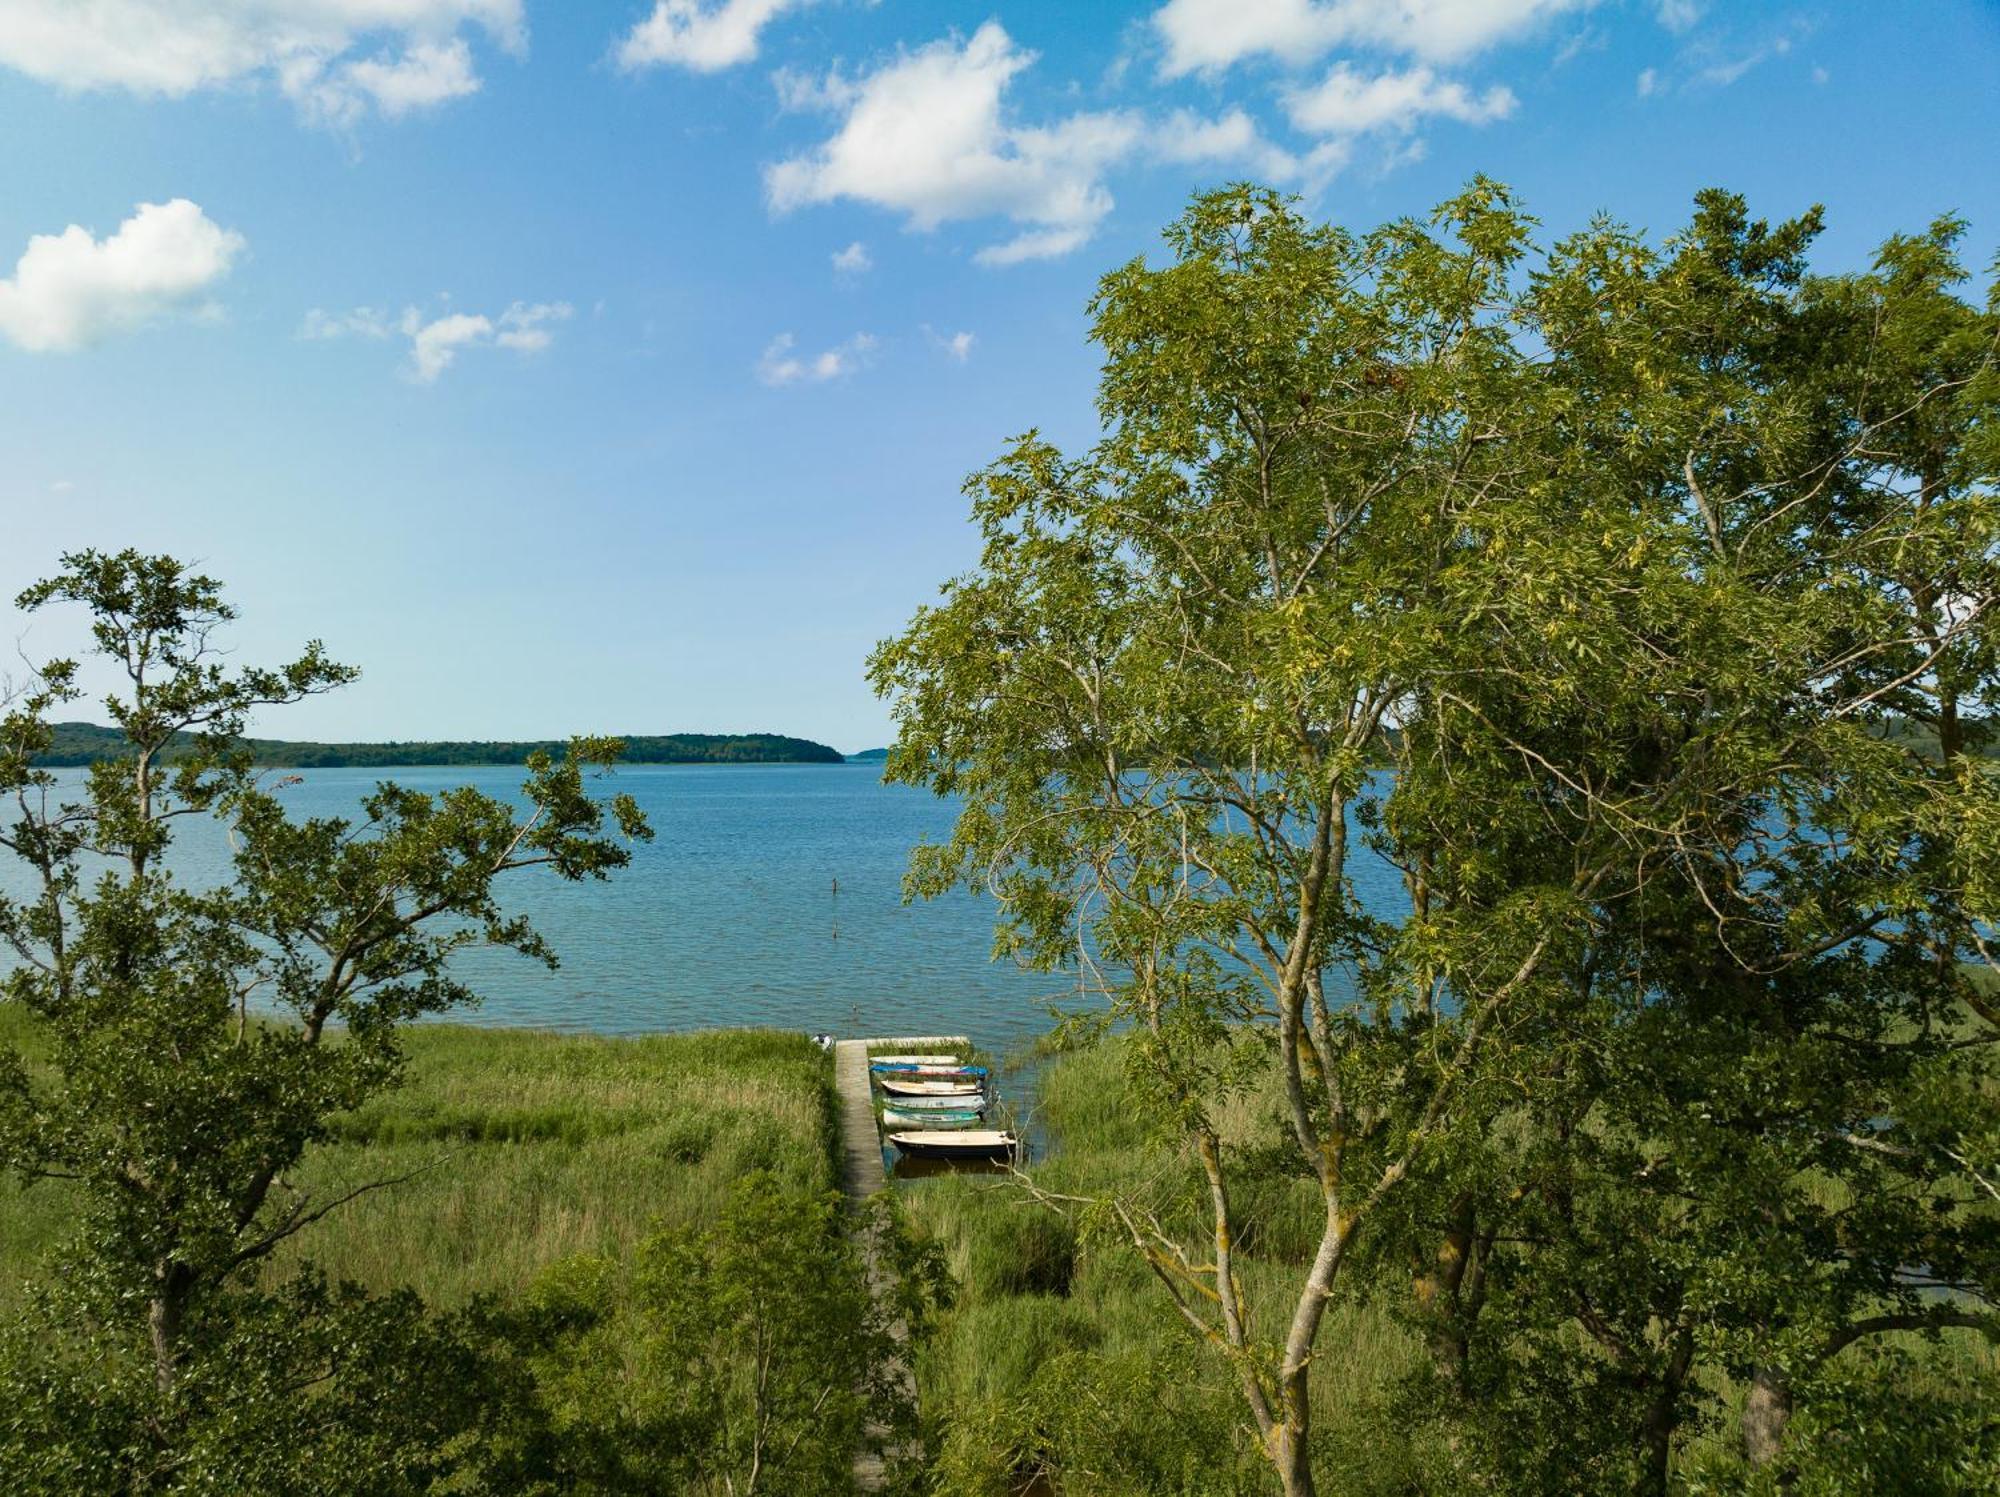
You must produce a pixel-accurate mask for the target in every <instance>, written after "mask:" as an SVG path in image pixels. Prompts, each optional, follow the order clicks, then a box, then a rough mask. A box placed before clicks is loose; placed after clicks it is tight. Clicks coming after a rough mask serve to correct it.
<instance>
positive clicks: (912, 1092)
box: [879, 1076, 986, 1097]
mask: <svg viewBox="0 0 2000 1497" xmlns="http://www.w3.org/2000/svg"><path fill="white" fill-rule="evenodd" d="M879 1079H880V1081H881V1083H882V1090H883V1091H885V1092H887V1093H888V1094H889V1095H890V1096H892V1097H978V1096H983V1095H984V1094H985V1091H986V1088H985V1087H983V1086H981V1085H980V1084H979V1083H978V1082H976V1081H893V1080H891V1079H890V1078H889V1077H887V1076H883V1077H881V1078H879Z"/></svg>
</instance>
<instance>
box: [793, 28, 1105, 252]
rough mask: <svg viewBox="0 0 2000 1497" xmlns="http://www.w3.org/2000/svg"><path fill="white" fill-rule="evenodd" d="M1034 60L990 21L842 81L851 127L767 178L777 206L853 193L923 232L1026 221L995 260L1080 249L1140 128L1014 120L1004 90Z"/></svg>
mask: <svg viewBox="0 0 2000 1497" xmlns="http://www.w3.org/2000/svg"><path fill="white" fill-rule="evenodd" d="M1034 60H1035V54H1034V53H1032V52H1026V51H1022V50H1021V49H1020V48H1018V47H1016V46H1015V45H1014V43H1013V41H1012V40H1011V39H1010V38H1009V37H1008V35H1007V33H1006V32H1005V31H1004V30H1003V29H1001V27H1000V25H999V23H998V22H996V21H988V22H987V23H986V24H985V25H983V26H981V27H980V28H979V30H978V31H976V32H974V33H973V34H972V36H971V38H970V39H968V40H967V41H966V42H965V43H964V44H963V45H962V46H961V45H959V44H958V43H957V42H956V41H954V40H952V39H949V38H947V39H945V40H942V41H937V42H933V43H931V44H930V45H929V46H926V47H922V48H919V49H918V50H917V51H915V52H910V53H907V54H905V55H903V56H900V57H898V58H896V59H895V60H894V61H892V62H889V63H886V64H884V65H883V66H882V67H881V68H879V69H877V70H876V71H875V72H873V73H871V74H869V75H868V76H866V77H864V78H862V79H860V80H859V81H858V82H856V83H853V84H841V83H840V82H839V81H838V80H834V79H830V80H829V83H828V85H827V88H826V90H825V96H826V98H827V100H828V101H829V104H830V105H831V107H834V108H837V109H839V110H841V112H842V113H843V114H844V118H843V119H842V121H841V124H840V128H839V129H838V130H837V131H836V132H835V133H834V135H833V137H832V138H831V139H829V140H827V141H826V142H825V143H824V144H822V145H821V146H820V147H819V148H818V149H816V150H814V151H812V152H810V153H808V154H806V155H803V156H794V157H792V158H791V159H790V160H787V161H781V162H779V163H778V164H777V165H775V166H773V167H771V168H770V169H769V170H768V171H767V172H766V174H765V187H766V191H767V192H768V194H769V197H770V201H771V204H772V206H773V207H774V208H776V209H778V210H779V211H781V212H782V211H785V210H787V209H791V208H797V207H802V206H804V205H806V204H809V203H825V202H831V201H833V200H834V199H836V198H843V197H845V198H854V199H857V200H859V201H861V202H867V203H873V204H875V205H876V206H878V207H883V208H888V209H891V210H895V211H899V212H901V213H903V214H904V215H905V216H906V217H907V219H908V221H909V223H910V225H911V227H913V228H918V229H933V228H936V227H937V226H938V225H939V224H941V223H945V222H947V221H950V220H953V219H968V218H984V217H988V216H992V215H999V216H1004V217H1006V218H1010V219H1012V220H1014V221H1015V222H1016V223H1018V224H1021V225H1023V231H1022V232H1021V233H1020V234H1019V235H1017V236H1016V238H1015V239H1014V240H1013V241H1011V242H1010V243H1008V244H1003V245H1000V246H997V247H995V248H993V249H990V250H988V251H985V252H984V253H983V254H982V257H981V258H982V259H984V260H985V261H986V262H987V263H992V264H1006V263H1011V262H1012V261H1014V260H1018V259H1028V258H1033V257H1035V256H1038V255H1048V254H1061V253H1062V252H1063V251H1065V250H1068V249H1073V248H1075V247H1076V246H1077V245H1079V244H1081V243H1082V242H1083V241H1084V240H1085V239H1087V238H1089V236H1090V233H1091V231H1092V230H1093V229H1094V228H1095V227H1096V226H1097V223H1098V221H1099V220H1100V219H1102V218H1103V217H1104V215H1105V214H1106V213H1108V212H1110V211H1111V194H1110V193H1109V192H1108V191H1107V190H1106V189H1105V187H1104V184H1103V181H1102V180H1101V177H1102V173H1103V171H1104V169H1105V168H1106V167H1107V166H1108V165H1110V164H1111V163H1112V162H1114V161H1116V160H1118V159H1119V158H1121V157H1123V156H1126V155H1128V154H1129V153H1130V152H1131V151H1132V149H1133V147H1134V146H1135V144H1136V143H1137V141H1138V138H1139V134H1140V127H1139V122H1138V120H1137V119H1136V117H1134V116H1132V115H1129V114H1124V113H1107V114H1074V115H1070V116H1068V117H1067V118H1065V119H1061V120H1058V121H1057V122H1055V123H1054V124H1052V125H1047V126H1038V127H1028V126H1018V125H1014V124H1011V123H1009V122H1008V121H1007V120H1006V118H1005V117H1004V113H1003V109H1002V103H1003V98H1004V95H1005V94H1006V91H1007V88H1008V85H1009V84H1010V83H1011V82H1012V81H1013V79H1014V77H1015V76H1016V75H1017V74H1019V73H1020V72H1021V71H1022V70H1023V69H1024V68H1027V67H1028V66H1029V65H1031V64H1032V63H1033V62H1034Z"/></svg>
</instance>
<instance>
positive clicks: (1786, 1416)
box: [1743, 1363, 1792, 1466]
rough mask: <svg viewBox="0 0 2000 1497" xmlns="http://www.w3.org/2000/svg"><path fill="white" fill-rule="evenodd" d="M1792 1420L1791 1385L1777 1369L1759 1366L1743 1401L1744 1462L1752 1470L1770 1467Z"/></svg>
mask: <svg viewBox="0 0 2000 1497" xmlns="http://www.w3.org/2000/svg"><path fill="white" fill-rule="evenodd" d="M1791 1418H1792V1385H1791V1383H1790V1382H1788V1381H1787V1380H1786V1378H1785V1375H1784V1373H1782V1372H1780V1371H1779V1370H1778V1369H1777V1368H1775V1367H1768V1366H1765V1365H1763V1364H1762V1363H1760V1364H1758V1366H1757V1367H1755V1368H1754V1369H1752V1371H1751V1373H1750V1394H1749V1396H1748V1397H1747V1398H1745V1399H1744V1401H1743V1455H1744V1458H1745V1459H1746V1460H1748V1461H1749V1462H1750V1464H1751V1465H1753V1466H1764V1465H1768V1464H1770V1462H1771V1460H1772V1459H1773V1458H1774V1457H1775V1456H1776V1455H1777V1453H1778V1447H1779V1446H1780V1445H1781V1444H1782V1443H1783V1442H1784V1438H1785V1426H1786V1425H1787V1424H1789V1423H1790V1422H1791Z"/></svg>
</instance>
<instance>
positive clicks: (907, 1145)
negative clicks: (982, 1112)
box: [889, 1129, 1019, 1161]
mask: <svg viewBox="0 0 2000 1497" xmlns="http://www.w3.org/2000/svg"><path fill="white" fill-rule="evenodd" d="M889 1142H890V1143H892V1144H894V1145H895V1146H896V1150H897V1152H898V1153H901V1154H905V1155H908V1156H909V1157H910V1158H912V1159H974V1160H988V1161H993V1160H998V1161H1005V1160H1009V1159H1012V1158H1013V1157H1014V1151H1015V1149H1016V1148H1018V1147H1019V1144H1018V1141H1017V1140H1016V1139H1015V1137H1014V1135H1013V1134H1011V1133H1006V1132H999V1131H990V1130H986V1129H979V1130H967V1131H965V1132H963V1133H954V1132H951V1131H950V1130H948V1129H924V1130H922V1131H920V1132H914V1133H892V1134H890V1135H889Z"/></svg>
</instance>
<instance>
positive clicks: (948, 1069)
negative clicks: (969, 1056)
mask: <svg viewBox="0 0 2000 1497" xmlns="http://www.w3.org/2000/svg"><path fill="white" fill-rule="evenodd" d="M868 1069H869V1070H871V1071H873V1072H874V1073H875V1074H876V1075H877V1076H895V1077H897V1078H899V1079H900V1078H902V1077H906V1076H958V1077H971V1076H984V1075H985V1074H986V1067H984V1066H915V1065H904V1064H902V1063H901V1062H897V1063H895V1064H891V1063H890V1062H888V1061H886V1060H878V1061H872V1062H870V1064H869V1066H868Z"/></svg>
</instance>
